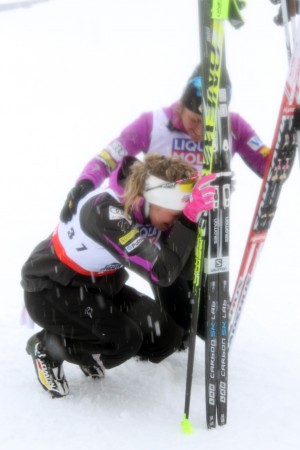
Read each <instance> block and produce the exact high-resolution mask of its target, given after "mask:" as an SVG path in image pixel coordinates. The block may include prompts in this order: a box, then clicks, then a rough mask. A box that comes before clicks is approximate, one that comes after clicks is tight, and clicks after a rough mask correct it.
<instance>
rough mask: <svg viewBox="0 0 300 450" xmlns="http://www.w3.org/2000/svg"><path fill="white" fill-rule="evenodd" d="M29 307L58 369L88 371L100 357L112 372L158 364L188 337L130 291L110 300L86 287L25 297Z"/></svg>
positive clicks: (157, 306)
mask: <svg viewBox="0 0 300 450" xmlns="http://www.w3.org/2000/svg"><path fill="white" fill-rule="evenodd" d="M25 304H26V308H27V310H28V312H29V315H30V316H31V318H32V319H33V321H34V322H35V323H37V324H38V325H39V326H40V327H42V328H43V330H42V331H41V332H40V334H39V336H40V337H41V340H42V344H43V348H44V351H45V352H46V353H47V354H48V355H49V356H50V357H51V359H52V360H53V361H54V362H55V363H58V364H59V363H61V362H62V361H63V360H66V361H68V362H71V363H75V364H79V365H87V366H90V365H95V361H96V362H97V360H98V359H99V357H100V358H101V361H102V363H103V364H104V367H106V368H108V369H109V368H112V367H115V366H117V365H119V364H122V363H123V362H125V361H126V360H128V359H129V358H131V357H132V356H136V355H138V356H140V357H142V358H144V359H148V360H150V361H151V362H154V363H158V362H160V361H162V360H163V359H164V358H166V357H167V356H169V355H171V354H172V353H173V352H174V351H176V350H177V349H179V348H180V346H181V343H182V339H183V335H184V331H183V329H182V327H181V326H179V325H178V324H176V323H175V321H174V320H173V319H172V318H171V316H169V314H168V313H167V312H165V311H164V310H163V308H161V306H160V304H159V303H158V302H155V301H154V300H153V299H151V298H149V297H147V296H145V295H143V294H141V293H139V292H138V291H136V290H135V289H133V288H132V287H130V286H126V285H125V286H124V287H123V288H122V289H121V290H120V292H119V293H118V294H117V295H115V296H112V297H108V296H104V295H102V293H101V291H100V290H98V289H95V290H94V289H86V288H84V287H78V288H77V287H63V286H57V287H56V288H54V289H47V290H43V291H41V292H25Z"/></svg>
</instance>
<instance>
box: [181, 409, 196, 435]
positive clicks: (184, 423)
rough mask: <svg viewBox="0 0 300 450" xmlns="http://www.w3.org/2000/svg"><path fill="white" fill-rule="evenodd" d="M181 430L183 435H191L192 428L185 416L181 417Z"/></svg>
mask: <svg viewBox="0 0 300 450" xmlns="http://www.w3.org/2000/svg"><path fill="white" fill-rule="evenodd" d="M181 429H182V431H183V433H184V434H192V432H193V427H192V424H191V422H190V421H189V419H187V417H186V415H185V414H184V415H183V420H182V422H181Z"/></svg>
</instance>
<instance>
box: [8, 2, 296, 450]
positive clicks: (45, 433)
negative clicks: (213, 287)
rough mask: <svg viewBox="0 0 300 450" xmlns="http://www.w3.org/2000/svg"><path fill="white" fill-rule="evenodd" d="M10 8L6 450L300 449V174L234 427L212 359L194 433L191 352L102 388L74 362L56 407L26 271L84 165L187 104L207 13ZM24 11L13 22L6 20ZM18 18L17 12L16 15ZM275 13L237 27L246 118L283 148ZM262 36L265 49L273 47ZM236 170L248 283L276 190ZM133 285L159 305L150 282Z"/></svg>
mask: <svg viewBox="0 0 300 450" xmlns="http://www.w3.org/2000/svg"><path fill="white" fill-rule="evenodd" d="M23 3H24V2H22V1H19V2H18V1H15V2H13V1H2V0H1V1H0V148H1V153H0V160H1V164H0V195H1V203H0V205H1V222H0V227H1V239H2V242H1V255H2V264H1V272H0V280H1V283H0V285H1V314H0V333H1V339H0V355H1V358H0V369H1V370H0V373H1V375H0V379H1V407H0V442H1V448H3V449H4V450H14V449H23V450H27V449H28V450H29V449H30V450H38V449H43V450H48V449H49V450H50V449H51V450H52V449H53V448H56V449H57V450H62V449H65V448H70V449H72V450H77V449H78V450H79V449H82V448H84V447H85V446H86V447H87V448H89V449H90V450H96V449H99V448H101V449H103V450H119V449H122V450H127V449H128V450H132V449H139V450H153V449H156V450H168V449H173V450H177V449H178V450H179V449H180V450H183V449H187V450H191V449H199V448H203V449H205V450H209V449H212V448H214V449H215V448H218V446H219V447H221V446H222V448H223V449H224V450H229V449H230V450H231V449H243V450H248V449H249V450H250V449H251V450H253V448H255V449H256V450H265V449H266V448H271V449H272V450H294V449H296V448H297V449H298V448H299V433H298V426H299V420H300V406H299V405H300V394H299V389H298V387H299V371H300V351H299V341H300V327H299V313H300V307H299V288H298V286H299V285H298V279H297V277H298V276H299V261H298V258H299V250H300V248H299V241H300V240H299V229H300V208H299V163H298V161H296V163H295V167H294V169H293V172H292V174H291V177H290V179H289V180H288V182H287V184H286V186H285V188H284V191H283V193H282V197H281V199H280V204H279V209H278V214H277V215H276V219H275V221H274V223H273V225H272V228H271V231H270V234H269V236H268V239H267V242H266V244H265V248H264V251H263V253H262V255H261V258H260V260H259V263H258V267H257V272H256V275H255V279H254V281H253V284H252V287H251V290H250V292H249V297H248V299H247V304H246V307H245V310H244V312H243V316H242V320H241V323H240V326H239V328H238V331H237V335H236V339H235V341H234V343H233V347H232V350H231V352H230V369H229V406H228V425H226V426H225V427H222V428H217V429H216V430H210V431H208V430H207V429H206V424H205V404H204V355H203V353H204V345H203V343H202V342H201V341H200V340H199V341H197V348H196V356H195V368H194V381H193V390H192V401H191V410H190V418H191V421H192V423H193V425H194V433H193V434H192V435H189V436H186V435H183V434H182V432H181V427H180V421H181V419H182V415H183V408H184V394H185V377H186V361H187V354H186V353H179V354H174V355H173V356H171V357H170V358H168V359H167V360H165V361H164V362H162V363H161V364H159V365H152V364H150V363H145V362H137V361H134V360H132V361H129V362H127V363H126V364H124V365H122V366H120V367H118V368H115V369H113V370H110V371H108V372H107V376H106V378H105V379H104V380H103V381H101V382H93V381H91V380H88V379H86V378H85V377H84V376H83V375H82V374H81V372H80V371H79V369H78V368H77V367H75V366H72V365H69V364H66V365H65V372H66V375H67V378H68V381H69V385H70V389H71V394H70V396H69V397H68V398H65V399H60V400H52V399H51V398H50V397H49V396H48V395H47V393H45V392H44V391H43V390H42V389H41V388H40V386H39V385H38V383H37V381H36V379H35V374H34V371H33V366H32V362H31V359H30V358H29V357H28V356H27V354H26V353H25V351H24V347H25V343H26V340H27V339H28V337H29V336H30V335H31V334H32V333H33V332H34V330H32V329H29V328H27V327H25V326H21V325H20V312H21V308H22V302H23V293H22V290H21V288H20V285H19V281H20V269H21V266H22V264H23V262H24V261H25V259H26V258H27V256H28V254H29V253H30V252H31V250H32V248H33V247H34V246H35V245H36V244H37V243H38V242H39V241H40V240H41V239H43V238H44V237H46V236H47V235H48V234H49V233H50V232H51V230H52V229H53V227H54V226H55V224H56V221H57V218H58V214H59V211H60V209H61V206H62V204H63V201H64V199H65V196H66V194H67V192H68V190H69V189H70V187H71V186H72V185H73V183H74V181H75V179H76V177H77V176H78V174H79V173H80V171H81V169H82V167H83V165H84V164H85V163H86V162H87V161H88V159H89V158H91V157H92V156H93V155H94V154H95V153H96V152H97V151H98V150H100V149H101V147H102V146H103V145H105V144H106V143H107V142H108V141H109V140H110V139H111V138H113V137H115V136H116V135H117V134H118V132H119V131H120V130H121V129H122V128H123V127H124V126H125V125H127V124H128V123H129V122H130V121H131V120H133V119H134V118H136V117H137V116H138V115H139V114H140V113H141V112H143V111H146V110H151V109H154V108H159V107H160V106H163V105H168V104H169V103H171V102H172V101H174V100H175V99H177V98H178V97H179V96H180V94H181V91H182V89H183V86H184V83H185V81H186V79H187V77H188V76H189V74H190V73H191V71H192V70H193V68H194V66H195V65H196V63H197V62H198V60H199V57H198V55H199V43H198V18H197V14H198V12H197V1H196V0H185V1H184V2H183V1H182V0H181V1H180V0H153V1H152V2H149V1H147V0H126V1H123V0H101V1H99V0H44V1H40V2H38V1H36V2H34V1H29V0H28V1H26V3H27V4H30V7H27V8H24V7H23V5H22V4H23ZM5 5H6V6H8V5H10V6H11V8H10V9H9V8H5V7H4V6H5ZM12 6H14V7H12ZM275 13H276V8H275V7H274V6H273V5H271V3H270V2H268V1H267V0H266V1H262V0H252V1H251V2H248V7H247V9H246V10H245V12H244V17H245V19H246V25H245V26H244V28H243V29H241V30H239V31H236V30H233V29H231V28H230V27H227V30H226V36H227V59H228V67H229V68H230V74H231V78H232V82H233V97H232V104H231V109H232V110H233V111H237V112H240V113H241V114H242V115H243V116H244V117H245V118H246V119H247V120H248V121H249V122H250V123H251V124H252V125H253V127H254V128H255V129H256V130H257V131H258V132H259V134H260V135H261V137H262V138H263V139H264V140H265V142H266V143H267V144H268V145H270V144H271V141H272V136H273V130H274V126H275V122H276V118H277V113H278V108H279V104H280V100H281V95H282V90H283V83H284V78H285V75H286V71H287V59H286V54H285V45H284V34H283V30H282V29H280V28H278V27H276V26H275V25H274V24H273V22H272V17H273V16H274V15H275ZM262 36H264V38H263V39H262ZM233 169H234V171H235V173H236V177H237V188H236V192H235V193H234V196H233V199H232V211H233V212H232V226H231V233H232V242H233V244H232V250H231V261H232V262H231V264H232V284H234V279H235V276H236V272H237V270H238V266H239V263H240V258H241V254H242V251H243V245H244V242H245V239H246V236H247V232H248V229H249V225H250V220H251V216H252V211H253V208H254V205H255V197H256V195H257V193H258V190H259V186H260V181H259V180H258V178H257V177H256V176H255V175H253V174H252V173H251V172H250V170H249V169H247V168H246V167H245V165H244V164H243V163H242V162H241V161H240V160H239V159H237V158H236V159H234V162H233ZM132 283H133V284H135V285H136V286H138V287H139V288H140V289H141V290H146V291H147V292H149V291H148V288H147V285H146V286H144V284H143V283H142V281H141V280H140V279H139V278H137V277H136V276H132Z"/></svg>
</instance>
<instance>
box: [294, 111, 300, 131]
mask: <svg viewBox="0 0 300 450" xmlns="http://www.w3.org/2000/svg"><path fill="white" fill-rule="evenodd" d="M293 126H294V128H295V130H297V131H300V106H297V108H295V110H294V117H293Z"/></svg>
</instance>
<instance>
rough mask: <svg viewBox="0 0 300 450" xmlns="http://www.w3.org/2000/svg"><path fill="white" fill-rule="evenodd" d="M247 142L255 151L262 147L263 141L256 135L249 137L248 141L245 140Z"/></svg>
mask: <svg viewBox="0 0 300 450" xmlns="http://www.w3.org/2000/svg"><path fill="white" fill-rule="evenodd" d="M247 144H248V145H249V147H250V148H252V150H254V151H255V152H256V151H257V150H259V149H260V147H262V145H263V143H262V141H261V140H260V138H259V137H258V136H253V137H252V138H251V139H249V141H248V142H247Z"/></svg>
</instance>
